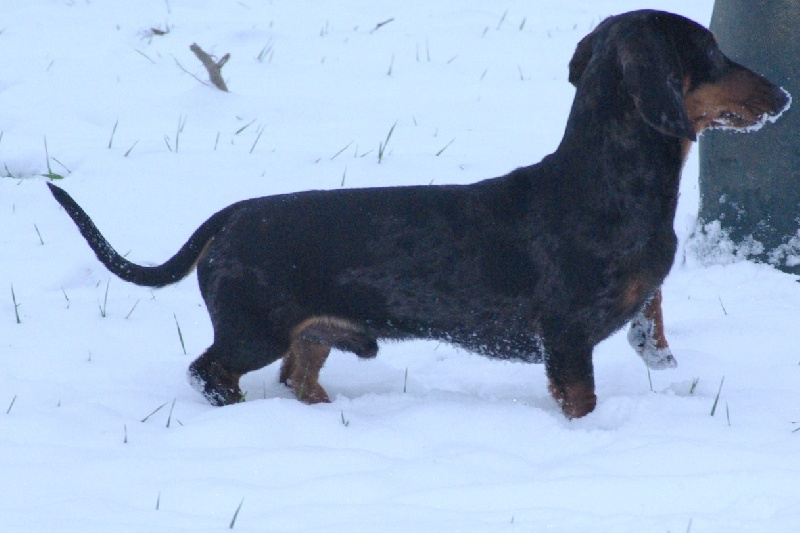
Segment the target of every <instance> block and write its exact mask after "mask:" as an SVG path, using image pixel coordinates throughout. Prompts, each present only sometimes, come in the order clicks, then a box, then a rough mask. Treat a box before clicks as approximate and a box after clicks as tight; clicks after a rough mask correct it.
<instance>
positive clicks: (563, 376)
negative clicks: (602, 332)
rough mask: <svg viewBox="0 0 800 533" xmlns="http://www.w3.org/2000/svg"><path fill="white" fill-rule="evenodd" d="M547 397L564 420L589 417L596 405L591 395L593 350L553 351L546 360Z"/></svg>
mask: <svg viewBox="0 0 800 533" xmlns="http://www.w3.org/2000/svg"><path fill="white" fill-rule="evenodd" d="M545 367H546V369H547V377H548V379H549V380H550V384H549V389H550V394H552V395H553V398H555V400H556V401H557V402H558V404H559V405H560V406H561V410H562V411H563V412H564V414H565V415H566V416H567V418H580V417H582V416H585V415H587V414H589V413H591V412H592V411H593V410H594V408H595V406H596V405H597V396H595V393H594V368H593V366H592V349H591V348H576V347H574V346H572V347H570V348H569V349H566V350H558V349H556V350H552V351H549V352H548V353H547V356H546V359H545Z"/></svg>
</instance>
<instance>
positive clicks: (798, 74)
mask: <svg viewBox="0 0 800 533" xmlns="http://www.w3.org/2000/svg"><path fill="white" fill-rule="evenodd" d="M711 31H713V32H714V34H715V35H716V37H717V41H718V42H719V45H720V48H722V51H723V52H725V54H726V55H727V56H728V57H730V58H731V59H733V60H734V61H736V62H738V63H741V64H743V65H744V66H746V67H748V68H750V69H752V70H754V71H755V72H758V73H759V74H762V75H764V76H766V77H767V78H768V79H769V80H770V81H772V82H773V83H775V84H776V85H779V86H781V87H783V88H784V89H785V90H787V91H788V92H789V93H790V94H791V95H792V97H793V98H794V103H793V106H792V108H790V109H789V110H788V111H787V112H785V113H784V115H783V116H782V117H781V119H780V120H779V121H778V122H777V123H775V124H767V125H766V126H765V127H764V128H763V129H762V130H761V131H759V132H758V133H754V134H743V133H735V132H730V131H721V130H712V131H707V132H706V133H704V134H703V136H702V137H701V140H700V220H699V223H698V228H697V231H696V232H695V235H694V236H693V242H692V245H693V246H692V247H693V248H694V249H695V250H696V252H697V254H698V255H699V256H700V259H701V260H704V259H708V260H711V261H713V257H714V255H715V253H718V251H715V250H713V248H714V246H713V244H714V242H713V241H714V239H715V238H718V237H719V235H716V236H713V237H714V238H710V237H712V235H711V234H709V233H708V232H706V231H704V230H703V228H704V225H705V224H708V223H710V222H714V221H719V225H720V227H721V229H722V231H723V235H727V238H728V239H730V241H732V243H733V244H734V245H735V247H736V249H735V251H736V253H737V254H739V255H742V256H744V255H746V256H748V257H750V258H754V259H756V260H758V261H763V262H769V263H771V264H774V265H775V266H776V267H778V268H780V269H781V270H784V271H786V272H791V273H795V274H800V235H799V234H798V230H799V229H800V109H798V107H800V0H769V1H755V2H754V1H753V0H716V3H715V4H714V12H713V15H712V17H711ZM712 233H713V232H712ZM729 244H730V243H729ZM704 255H705V256H706V257H704Z"/></svg>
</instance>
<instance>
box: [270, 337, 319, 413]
mask: <svg viewBox="0 0 800 533" xmlns="http://www.w3.org/2000/svg"><path fill="white" fill-rule="evenodd" d="M330 351H331V348H330V346H327V345H325V344H319V343H317V342H313V341H307V340H303V339H295V341H294V342H292V346H291V348H289V351H288V352H287V353H286V355H285V356H284V357H283V363H282V365H281V374H280V380H281V383H284V384H286V385H288V386H289V387H290V388H291V389H292V391H294V394H295V396H296V397H297V399H298V400H300V401H301V402H303V403H307V404H314V403H330V401H331V400H330V398H328V393H326V392H325V389H323V388H322V385H320V384H319V372H320V370H321V369H322V365H324V364H325V360H326V359H327V358H328V354H329V353H330Z"/></svg>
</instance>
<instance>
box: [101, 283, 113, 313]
mask: <svg viewBox="0 0 800 533" xmlns="http://www.w3.org/2000/svg"><path fill="white" fill-rule="evenodd" d="M110 284H111V278H109V279H108V281H107V282H106V294H105V296H103V305H102V306H101V305H99V304H98V307H99V308H100V316H101V317H103V318H105V317H106V316H107V315H108V313H107V312H106V308H107V307H108V286H109V285H110Z"/></svg>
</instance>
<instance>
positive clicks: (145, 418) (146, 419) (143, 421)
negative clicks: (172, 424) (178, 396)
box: [141, 403, 167, 423]
mask: <svg viewBox="0 0 800 533" xmlns="http://www.w3.org/2000/svg"><path fill="white" fill-rule="evenodd" d="M165 405H167V404H166V403H162V404H161V405H159V406H158V407H156V408H155V410H154V411H153V412H152V413H150V414H149V415H147V416H146V417H144V418H142V420H141V422H142V423H145V422H147V421H148V420H150V417H151V416H153V415H154V414H156V413H157V412H159V411H160V410H161V409H163V408H164V406H165Z"/></svg>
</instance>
